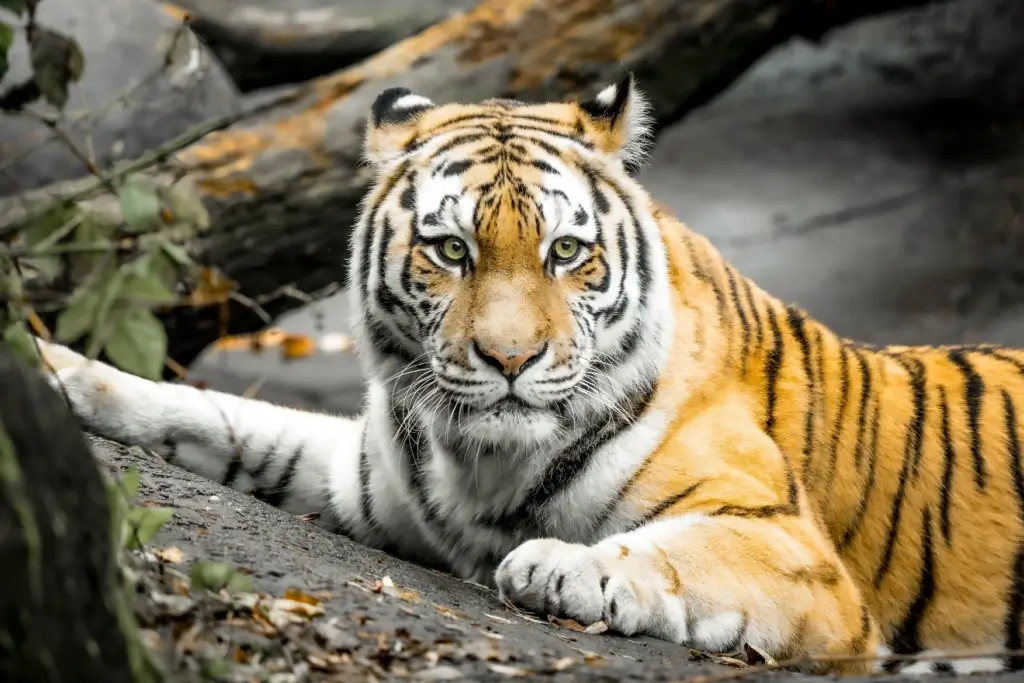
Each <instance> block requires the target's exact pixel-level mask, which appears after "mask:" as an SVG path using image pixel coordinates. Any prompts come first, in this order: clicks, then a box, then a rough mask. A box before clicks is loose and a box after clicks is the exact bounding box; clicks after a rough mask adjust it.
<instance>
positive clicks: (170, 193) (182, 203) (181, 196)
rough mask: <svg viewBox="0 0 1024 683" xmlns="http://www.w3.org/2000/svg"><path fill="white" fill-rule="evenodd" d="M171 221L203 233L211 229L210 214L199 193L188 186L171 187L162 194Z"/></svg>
mask: <svg viewBox="0 0 1024 683" xmlns="http://www.w3.org/2000/svg"><path fill="white" fill-rule="evenodd" d="M161 195H162V196H163V199H164V202H165V203H166V204H167V209H168V211H169V212H170V217H171V220H172V221H173V222H175V223H183V224H185V225H188V226H191V227H194V228H195V229H196V230H199V231H202V230H206V229H208V228H209V227H210V214H209V212H208V211H207V210H206V206H205V205H204V204H203V200H202V199H200V198H199V193H198V192H196V191H195V190H193V189H191V188H189V187H188V186H186V185H181V184H178V185H171V186H169V187H166V188H164V189H163V191H162V192H161Z"/></svg>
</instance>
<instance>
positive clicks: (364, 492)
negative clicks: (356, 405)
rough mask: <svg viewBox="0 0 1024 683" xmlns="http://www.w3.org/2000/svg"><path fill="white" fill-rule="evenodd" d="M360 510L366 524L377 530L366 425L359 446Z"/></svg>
mask: <svg viewBox="0 0 1024 683" xmlns="http://www.w3.org/2000/svg"><path fill="white" fill-rule="evenodd" d="M359 511H360V513H362V516H363V521H364V522H366V525H367V526H368V527H370V529H371V530H376V529H377V528H378V524H377V518H376V517H375V516H374V514H373V497H372V496H371V495H370V459H369V457H368V456H367V453H366V427H363V439H362V444H361V445H360V448H359Z"/></svg>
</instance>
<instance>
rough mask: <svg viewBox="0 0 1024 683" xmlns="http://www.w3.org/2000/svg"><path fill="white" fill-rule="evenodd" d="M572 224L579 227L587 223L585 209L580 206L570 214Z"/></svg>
mask: <svg viewBox="0 0 1024 683" xmlns="http://www.w3.org/2000/svg"><path fill="white" fill-rule="evenodd" d="M572 224H573V225H575V226H577V227H580V226H583V225H586V224H587V211H586V209H584V208H583V207H582V206H581V207H579V208H577V209H576V213H574V214H573V215H572Z"/></svg>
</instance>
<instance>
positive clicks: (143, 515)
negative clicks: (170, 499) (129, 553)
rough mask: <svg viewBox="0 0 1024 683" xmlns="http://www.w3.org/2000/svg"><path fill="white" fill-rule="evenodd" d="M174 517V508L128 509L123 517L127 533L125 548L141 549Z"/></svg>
mask: <svg viewBox="0 0 1024 683" xmlns="http://www.w3.org/2000/svg"><path fill="white" fill-rule="evenodd" d="M173 516H174V508H159V507H139V506H134V507H130V508H128V514H127V515H126V516H125V520H124V521H125V525H126V526H125V530H126V533H127V539H128V540H127V542H126V544H125V545H126V546H127V547H129V548H141V547H142V546H144V545H146V544H147V543H149V542H150V540H152V538H153V537H154V536H156V534H157V532H158V531H160V529H161V528H162V527H163V525H164V524H167V522H168V521H170V519H171V517H173Z"/></svg>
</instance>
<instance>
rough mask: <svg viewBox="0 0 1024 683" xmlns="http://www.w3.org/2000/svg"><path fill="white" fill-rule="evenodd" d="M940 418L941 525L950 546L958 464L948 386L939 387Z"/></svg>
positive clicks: (943, 535)
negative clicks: (955, 474)
mask: <svg viewBox="0 0 1024 683" xmlns="http://www.w3.org/2000/svg"><path fill="white" fill-rule="evenodd" d="M939 419H940V421H941V422H940V427H941V434H940V437H939V438H940V439H941V440H942V487H941V489H940V502H939V527H940V528H941V529H942V539H943V540H944V541H945V542H946V545H947V546H948V545H949V544H950V542H951V534H952V526H951V525H950V522H949V511H950V505H951V504H952V501H953V470H954V466H955V464H956V451H955V450H954V449H953V439H952V436H951V435H950V433H949V405H948V404H947V403H946V388H945V387H939Z"/></svg>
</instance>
